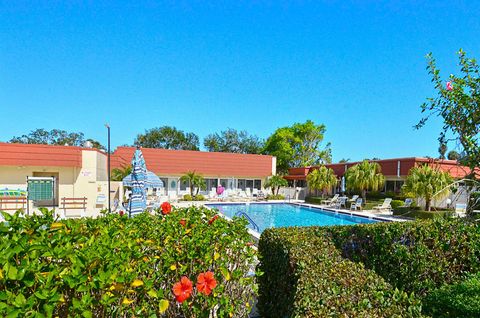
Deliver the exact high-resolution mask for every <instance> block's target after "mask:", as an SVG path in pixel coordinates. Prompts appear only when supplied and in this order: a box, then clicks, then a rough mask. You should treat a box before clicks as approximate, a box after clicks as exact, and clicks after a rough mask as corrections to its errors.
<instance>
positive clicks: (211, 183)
mask: <svg viewBox="0 0 480 318" xmlns="http://www.w3.org/2000/svg"><path fill="white" fill-rule="evenodd" d="M205 183H206V185H207V189H206V190H207V191H211V190H212V189H213V188H216V187H217V185H218V179H205Z"/></svg>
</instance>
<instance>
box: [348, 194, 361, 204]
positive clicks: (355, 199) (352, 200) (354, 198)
mask: <svg viewBox="0 0 480 318" xmlns="http://www.w3.org/2000/svg"><path fill="white" fill-rule="evenodd" d="M358 197H359V196H358V194H355V195H354V196H353V197H352V198H351V199H350V200H348V202H350V203H351V204H354V203H355V202H357V199H358Z"/></svg>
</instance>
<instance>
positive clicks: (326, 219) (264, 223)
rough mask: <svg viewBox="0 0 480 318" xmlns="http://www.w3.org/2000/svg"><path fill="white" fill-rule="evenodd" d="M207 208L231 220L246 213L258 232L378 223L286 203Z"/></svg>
mask: <svg viewBox="0 0 480 318" xmlns="http://www.w3.org/2000/svg"><path fill="white" fill-rule="evenodd" d="M207 206H209V207H211V208H215V209H218V210H219V211H220V212H222V213H223V214H224V215H226V216H228V217H230V218H233V217H234V216H235V214H236V213H237V212H238V211H242V212H246V213H247V214H248V216H250V218H252V220H253V221H254V222H255V223H256V224H257V225H258V227H259V228H260V232H263V231H264V230H265V229H267V228H271V227H286V226H311V225H320V226H325V225H354V224H360V223H376V222H378V221H377V220H373V219H368V218H364V217H357V216H350V215H347V214H341V213H335V212H330V211H325V210H322V209H319V208H310V207H305V206H300V205H296V204H287V203H272V204H262V203H250V204H208V205H207ZM250 227H251V226H250Z"/></svg>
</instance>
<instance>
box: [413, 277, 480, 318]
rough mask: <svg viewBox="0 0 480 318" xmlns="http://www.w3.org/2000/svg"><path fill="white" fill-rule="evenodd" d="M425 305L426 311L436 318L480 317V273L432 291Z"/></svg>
mask: <svg viewBox="0 0 480 318" xmlns="http://www.w3.org/2000/svg"><path fill="white" fill-rule="evenodd" d="M423 304H424V311H425V312H426V313H428V314H429V315H431V316H432V317H435V318H478V317H480V273H478V274H476V275H472V276H471V277H469V278H468V279H466V280H465V281H462V282H460V283H457V284H453V285H445V286H442V287H441V288H439V289H437V290H434V291H432V292H431V293H430V294H429V295H428V296H427V297H426V299H425V300H424V302H423Z"/></svg>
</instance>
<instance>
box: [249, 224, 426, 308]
mask: <svg viewBox="0 0 480 318" xmlns="http://www.w3.org/2000/svg"><path fill="white" fill-rule="evenodd" d="M325 234H326V233H325V232H324V231H323V229H322V228H318V227H317V228H315V227H303V228H277V229H267V230H265V231H264V232H263V233H262V236H261V238H260V243H259V254H260V264H259V270H260V272H263V275H261V276H260V277H259V278H258V282H259V299H258V309H259V311H260V314H261V316H262V317H275V318H276V317H420V316H421V313H420V311H421V307H420V303H419V300H417V299H415V297H414V296H413V295H407V294H406V293H404V292H401V291H399V290H396V289H395V288H392V287H391V286H390V285H389V284H388V283H387V282H385V280H384V279H383V278H382V277H380V276H378V275H376V274H375V273H374V272H373V271H371V270H368V269H366V268H365V267H364V266H363V265H362V264H361V263H356V262H352V261H350V260H348V259H346V258H343V257H342V255H341V250H339V249H337V248H336V247H335V245H334V244H333V242H332V241H331V240H330V239H329V238H328V237H327V236H326V235H325Z"/></svg>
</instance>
